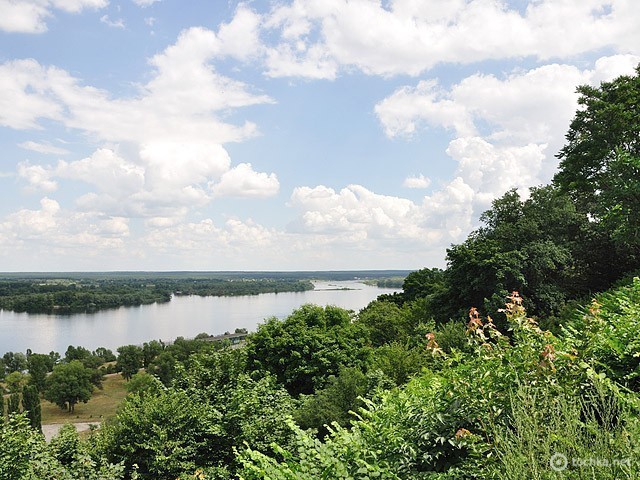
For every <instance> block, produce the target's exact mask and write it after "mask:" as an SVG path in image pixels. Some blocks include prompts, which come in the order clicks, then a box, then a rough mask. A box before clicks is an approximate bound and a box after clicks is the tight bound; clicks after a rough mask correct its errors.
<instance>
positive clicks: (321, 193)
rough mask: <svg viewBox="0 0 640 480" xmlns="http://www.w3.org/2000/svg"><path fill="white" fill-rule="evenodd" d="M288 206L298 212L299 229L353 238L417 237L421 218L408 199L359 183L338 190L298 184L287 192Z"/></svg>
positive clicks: (419, 209)
mask: <svg viewBox="0 0 640 480" xmlns="http://www.w3.org/2000/svg"><path fill="white" fill-rule="evenodd" d="M291 205H292V206H294V207H296V208H297V209H298V210H300V211H301V213H300V216H299V218H298V225H297V227H298V228H301V229H302V231H309V232H313V233H323V234H336V235H338V236H340V235H344V234H349V236H350V237H351V238H352V239H353V240H364V239H366V238H368V237H378V238H385V237H394V238H410V239H419V238H420V237H421V235H422V227H421V226H422V225H423V224H424V220H425V217H424V212H423V211H422V209H421V208H420V207H419V206H418V205H416V204H414V203H413V202H412V201H410V200H407V199H405V198H399V197H392V196H385V195H379V194H376V193H374V192H371V191H370V190H368V189H366V188H364V187H363V186H361V185H349V186H347V187H345V188H343V189H342V190H340V192H336V191H335V190H333V189H332V188H328V187H325V186H323V185H319V186H317V187H314V188H310V187H298V188H296V189H295V190H294V191H293V194H292V195H291ZM294 228H295V226H294Z"/></svg>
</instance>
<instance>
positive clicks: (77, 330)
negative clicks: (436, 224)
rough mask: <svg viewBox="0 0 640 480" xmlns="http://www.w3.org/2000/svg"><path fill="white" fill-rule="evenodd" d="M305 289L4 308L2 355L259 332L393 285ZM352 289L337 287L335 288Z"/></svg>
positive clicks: (359, 301)
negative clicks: (32, 309)
mask: <svg viewBox="0 0 640 480" xmlns="http://www.w3.org/2000/svg"><path fill="white" fill-rule="evenodd" d="M315 285H316V289H315V290H310V291H307V292H290V293H277V294H275V293H265V294H261V295H248V296H240V297H198V296H188V297H174V298H173V299H172V300H171V301H170V302H169V303H163V304H152V305H141V306H139V307H121V308H117V309H113V310H102V311H100V312H96V313H79V314H74V315H46V314H28V313H15V312H9V311H6V310H0V355H2V354H3V353H4V352H8V351H14V352H24V351H26V349H27V348H30V349H31V350H33V351H34V352H39V353H48V352H50V351H51V350H54V351H57V352H60V353H61V354H64V352H65V351H66V349H67V347H68V346H69V345H82V346H83V347H86V348H88V349H90V350H94V349H96V348H97V347H106V348H111V349H115V348H117V347H119V346H121V345H127V344H131V343H133V344H141V343H143V342H146V341H148V340H152V339H161V340H173V339H174V338H176V337H178V336H184V337H187V338H188V337H194V336H196V335H197V334H198V333H201V332H207V333H209V334H212V335H216V334H221V333H224V332H226V331H233V330H235V329H236V328H247V329H248V330H250V331H251V330H255V328H256V327H257V325H258V324H259V323H261V322H262V321H263V320H264V319H265V318H269V317H272V316H275V317H279V318H284V317H286V316H287V315H289V314H290V313H291V312H292V311H293V310H294V309H295V308H298V307H299V306H300V305H303V304H305V303H315V304H318V305H337V306H339V307H343V308H347V309H350V310H355V311H358V310H360V309H361V308H363V307H365V306H366V305H367V304H368V303H369V302H370V301H371V300H374V299H375V298H376V297H377V296H378V295H381V294H383V293H392V292H394V291H397V290H394V289H389V288H377V287H371V286H368V285H364V284H362V283H358V282H355V281H351V282H316V283H315ZM344 287H347V288H351V289H353V290H336V288H344Z"/></svg>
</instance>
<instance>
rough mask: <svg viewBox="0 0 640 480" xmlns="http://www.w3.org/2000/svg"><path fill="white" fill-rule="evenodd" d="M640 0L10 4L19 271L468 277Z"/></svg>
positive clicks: (0, 264) (6, 48)
mask: <svg viewBox="0 0 640 480" xmlns="http://www.w3.org/2000/svg"><path fill="white" fill-rule="evenodd" d="M638 25H640V5H639V4H638V2H637V1H636V0H612V1H599V0H535V1H530V2H527V1H525V0H518V1H512V2H508V1H498V0H450V1H446V2H445V1H441V0H439V1H436V0H386V1H375V0H349V1H348V0H283V1H277V0H276V1H254V2H250V1H248V2H232V1H228V2H224V1H205V0H202V1H201V0H189V1H177V0H155V1H153V0H122V1H113V0H0V147H1V152H2V153H1V154H0V192H1V194H2V203H1V204H0V270H4V271H41V270H315V269H384V268H402V269H417V268H421V267H425V266H429V267H431V266H440V267H442V266H444V265H445V254H446V248H447V247H448V246H449V245H450V244H452V243H459V242H461V241H463V240H464V239H465V237H466V235H467V234H468V233H469V232H470V231H471V230H473V229H474V228H477V226H478V217H479V215H480V213H481V212H482V211H484V210H486V209H487V208H489V207H490V205H491V201H492V200H493V199H495V198H497V197H499V196H500V195H502V194H503V193H504V192H505V191H507V190H509V189H511V188H517V189H519V191H520V192H521V193H522V194H523V195H526V192H527V189H528V187H531V186H535V185H540V184H544V183H547V182H548V181H549V180H550V179H551V177H552V176H553V173H554V172H555V170H556V168H557V160H556V159H555V156H554V155H555V154H556V153H557V151H558V150H559V148H561V146H562V144H563V140H564V134H565V132H566V130H567V127H568V124H569V122H570V120H571V118H572V116H573V113H574V112H575V110H576V108H577V104H576V94H575V88H576V86H578V85H581V84H592V85H598V84H599V83H600V82H601V81H606V80H610V79H613V78H615V77H616V76H619V75H621V74H631V73H633V69H634V67H635V66H636V65H637V64H638V63H639V62H640V29H638V28H637V26H638Z"/></svg>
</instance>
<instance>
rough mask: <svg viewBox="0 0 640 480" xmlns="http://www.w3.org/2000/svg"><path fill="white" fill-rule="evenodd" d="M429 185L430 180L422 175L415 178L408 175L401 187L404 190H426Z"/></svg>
mask: <svg viewBox="0 0 640 480" xmlns="http://www.w3.org/2000/svg"><path fill="white" fill-rule="evenodd" d="M429 185H431V180H429V179H428V178H427V177H425V176H424V175H422V174H420V175H417V176H415V175H410V176H408V177H407V178H405V179H404V182H403V183H402V186H403V187H406V188H428V187H429Z"/></svg>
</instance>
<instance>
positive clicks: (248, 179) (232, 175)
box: [211, 163, 280, 198]
mask: <svg viewBox="0 0 640 480" xmlns="http://www.w3.org/2000/svg"><path fill="white" fill-rule="evenodd" d="M211 189H212V191H213V194H214V195H215V196H218V197H219V196H227V197H258V198H263V197H271V196H273V195H276V194H277V193H278V190H279V189H280V183H279V182H278V177H277V176H276V174H275V173H270V174H267V173H264V172H256V171H254V170H253V168H252V167H251V164H250V163H241V164H239V165H238V166H236V167H234V168H233V169H231V170H229V171H227V172H225V173H224V174H223V175H222V178H221V179H220V181H219V182H218V183H216V184H211Z"/></svg>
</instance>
